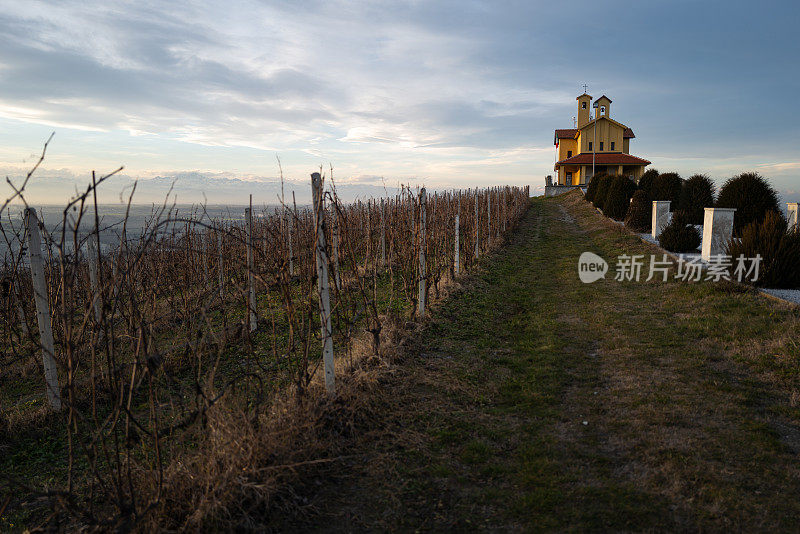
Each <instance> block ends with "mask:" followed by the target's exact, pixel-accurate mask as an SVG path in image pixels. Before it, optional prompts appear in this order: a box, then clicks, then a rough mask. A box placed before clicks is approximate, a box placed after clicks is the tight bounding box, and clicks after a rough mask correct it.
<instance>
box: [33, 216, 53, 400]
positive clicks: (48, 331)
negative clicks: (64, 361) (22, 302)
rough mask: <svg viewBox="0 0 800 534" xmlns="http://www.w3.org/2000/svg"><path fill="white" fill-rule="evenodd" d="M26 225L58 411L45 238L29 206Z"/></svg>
mask: <svg viewBox="0 0 800 534" xmlns="http://www.w3.org/2000/svg"><path fill="white" fill-rule="evenodd" d="M25 229H26V231H27V233H28V257H29V259H30V264H31V279H32V281H33V296H34V300H35V301H36V320H37V321H38V323H39V336H40V338H41V343H42V364H43V365H44V379H45V382H46V384H47V400H48V401H49V402H50V406H52V408H53V409H54V410H56V411H59V410H61V388H60V387H59V385H58V369H57V367H56V358H55V352H54V348H53V345H54V343H53V328H52V325H51V324H50V306H49V305H48V303H47V281H46V280H45V278H44V266H43V265H42V239H41V236H40V235H39V219H38V218H37V217H36V210H35V209H33V208H26V209H25Z"/></svg>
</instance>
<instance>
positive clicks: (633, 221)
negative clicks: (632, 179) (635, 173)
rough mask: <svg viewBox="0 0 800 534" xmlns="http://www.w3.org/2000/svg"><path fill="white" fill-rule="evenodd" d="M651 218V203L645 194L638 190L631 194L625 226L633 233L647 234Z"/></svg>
mask: <svg viewBox="0 0 800 534" xmlns="http://www.w3.org/2000/svg"><path fill="white" fill-rule="evenodd" d="M652 217H653V203H652V202H651V201H650V197H649V196H648V195H647V193H646V192H644V191H642V190H641V189H639V190H638V191H636V192H635V193H634V194H633V199H632V200H631V203H630V206H628V212H627V213H626V214H625V226H627V227H628V228H630V229H631V230H633V231H634V232H649V231H650V225H651V224H652V220H653V219H652Z"/></svg>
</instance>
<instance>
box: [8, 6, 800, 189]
mask: <svg viewBox="0 0 800 534" xmlns="http://www.w3.org/2000/svg"><path fill="white" fill-rule="evenodd" d="M798 20H800V4H799V3H797V2H794V1H784V2H779V1H768V0H764V1H761V2H752V1H748V2H738V1H724V2H723V1H719V2H717V1H703V2H700V1H680V0H669V1H647V0H640V1H636V2H632V1H606V2H600V1H597V0H593V1H591V2H584V1H580V0H573V1H571V2H553V1H548V2H536V1H521V2H503V1H470V0H446V1H393V2H366V1H358V0H355V1H350V2H342V1H337V0H328V1H320V2H312V1H307V2H305V1H287V2H266V1H264V2H255V1H237V0H231V1H229V2H163V1H158V2H147V1H137V2H116V1H113V0H104V1H102V2H91V1H86V0H81V1H77V2H72V1H69V0H66V1H59V2H39V1H33V0H26V1H24V2H20V1H18V0H13V1H12V0H0V33H1V34H2V35H3V37H4V39H3V44H2V46H0V173H2V175H3V176H8V177H9V178H10V179H12V180H13V181H15V182H16V181H18V180H19V179H20V177H21V176H22V175H23V174H24V172H25V171H26V170H27V169H28V168H30V166H31V165H32V164H33V163H34V162H35V160H36V159H37V158H38V155H39V153H40V152H41V150H42V145H43V143H44V141H45V140H46V139H47V138H48V136H49V135H50V133H51V132H55V135H54V137H53V140H52V142H51V144H50V146H49V147H48V152H47V155H46V159H45V161H44V163H43V166H42V167H41V169H40V171H39V172H37V174H36V175H35V177H34V180H33V181H32V182H31V185H30V188H29V189H28V191H27V198H28V199H29V201H31V202H41V203H60V202H63V201H65V200H66V199H67V198H68V197H69V196H70V195H71V194H74V193H75V191H76V190H78V189H82V188H85V184H86V183H87V181H88V180H89V177H90V175H91V171H92V170H96V171H97V172H98V173H104V172H109V171H111V170H113V169H116V168H117V167H119V166H124V170H123V171H122V173H120V175H119V176H116V177H114V178H112V179H111V180H109V182H107V183H106V184H104V185H103V190H102V191H101V200H103V201H108V202H119V201H120V200H121V199H123V198H125V196H124V195H125V194H127V193H128V192H130V186H131V184H132V183H133V181H134V180H138V185H137V192H136V196H135V201H138V202H145V203H147V202H157V201H159V200H163V197H164V195H165V194H166V192H167V191H169V187H170V186H171V185H172V184H173V183H174V189H173V195H175V194H177V200H178V201H179V202H200V201H206V202H209V203H237V204H244V203H246V202H247V195H248V194H253V197H254V200H255V201H256V202H271V201H274V200H275V199H276V195H277V191H278V190H279V186H277V185H276V184H277V179H278V177H279V166H278V158H280V163H281V167H282V170H283V175H284V177H285V179H286V180H287V190H296V191H297V196H298V200H301V199H305V198H307V197H308V196H309V174H310V173H311V172H314V171H315V170H319V168H320V167H323V170H324V171H325V172H326V174H328V175H330V167H331V166H332V167H333V177H334V180H335V182H336V183H337V184H338V185H340V186H341V187H342V188H343V190H345V191H346V192H347V193H348V194H349V195H351V196H370V195H377V194H380V193H381V191H384V190H388V189H389V188H392V187H396V186H397V185H398V184H401V183H402V184H409V185H411V186H421V185H426V186H428V187H429V188H438V189H447V188H467V187H485V186H487V185H503V184H514V185H528V184H529V185H531V188H532V190H533V192H534V193H536V192H537V191H539V190H540V189H541V188H542V186H543V185H544V177H545V175H547V174H551V173H552V172H553V162H554V155H555V148H554V146H553V130H554V129H556V128H569V127H571V126H572V117H573V116H574V115H575V114H576V101H575V97H576V96H577V95H578V94H580V93H582V92H583V87H582V86H583V84H584V83H585V84H587V85H588V92H589V94H591V95H592V96H594V97H595V98H597V97H599V96H601V95H602V94H605V95H607V96H608V97H609V98H611V99H612V100H613V102H614V103H613V106H612V118H614V119H616V120H618V121H620V122H622V123H624V124H626V125H628V126H630V127H631V128H633V130H634V132H635V133H636V139H634V140H632V143H631V153H632V154H634V155H637V156H640V157H644V158H646V159H648V160H650V161H652V163H653V165H652V166H653V167H655V168H657V169H659V170H660V171H662V172H666V171H676V172H679V173H680V174H681V175H683V176H686V177H688V176H690V175H692V174H695V173H706V174H708V175H709V176H711V177H712V178H713V179H714V180H715V181H716V182H717V183H721V182H722V181H724V180H725V179H726V178H728V177H730V176H733V175H735V174H738V173H740V172H744V171H752V170H755V171H758V172H760V173H761V174H762V175H764V176H765V177H767V178H768V179H769V180H770V181H771V182H772V183H773V185H774V186H775V188H776V189H778V190H779V191H780V192H781V194H782V195H783V197H784V199H785V200H797V199H798V198H800V152H799V151H798V144H799V143H798V142H799V141H800V121H798V120H797V119H798V118H799V117H800V112H799V111H798V110H800V107H799V106H800V105H799V104H798V102H797V100H798V96H797V95H798V94H800V69H799V68H798V58H799V57H800V45H799V44H798V41H797V38H796V24H797V21H798ZM3 187H5V189H0V196H2V197H3V198H5V197H6V196H8V194H9V193H10V188H8V186H7V185H2V186H0V188H3Z"/></svg>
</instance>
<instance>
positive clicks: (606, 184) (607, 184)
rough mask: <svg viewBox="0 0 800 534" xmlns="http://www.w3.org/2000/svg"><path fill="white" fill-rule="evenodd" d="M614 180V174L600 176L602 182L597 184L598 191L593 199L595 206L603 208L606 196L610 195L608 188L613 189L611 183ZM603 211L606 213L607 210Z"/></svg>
mask: <svg viewBox="0 0 800 534" xmlns="http://www.w3.org/2000/svg"><path fill="white" fill-rule="evenodd" d="M613 181H614V175H611V176H608V175H607V176H602V177H600V183H598V184H597V191H596V192H595V194H594V200H592V202H593V203H594V207H595V208H598V209H600V210H602V209H603V206H604V205H605V202H606V196H608V190H609V189H611V184H612V182H613ZM603 213H605V211H604V212H603Z"/></svg>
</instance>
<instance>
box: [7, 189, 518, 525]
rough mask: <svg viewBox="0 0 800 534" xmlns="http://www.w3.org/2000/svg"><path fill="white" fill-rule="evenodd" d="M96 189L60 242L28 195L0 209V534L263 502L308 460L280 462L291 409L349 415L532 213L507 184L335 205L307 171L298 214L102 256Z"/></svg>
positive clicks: (174, 521)
mask: <svg viewBox="0 0 800 534" xmlns="http://www.w3.org/2000/svg"><path fill="white" fill-rule="evenodd" d="M112 174H113V173H112ZM108 176H110V175H108ZM108 176H105V177H99V178H97V179H95V178H93V181H92V184H90V185H89V186H87V188H86V189H85V190H84V191H82V192H81V194H79V195H77V196H76V197H75V198H74V199H73V200H72V201H71V202H70V203H69V204H68V205H67V206H65V208H64V210H63V218H62V222H61V224H60V225H59V228H60V230H59V231H58V232H52V231H49V230H48V229H47V228H46V227H45V226H44V225H42V224H41V221H40V220H39V217H38V216H37V210H36V209H34V208H33V207H28V206H27V205H26V204H24V184H22V186H21V187H19V188H17V192H16V193H15V195H14V196H13V197H12V198H10V199H9V200H8V201H6V203H5V205H4V206H3V208H2V212H0V215H2V217H0V221H2V222H0V232H1V233H2V236H3V239H4V241H5V244H6V250H7V252H6V254H5V257H4V263H3V265H2V295H1V296H2V308H1V309H0V345H1V346H2V351H1V354H2V356H0V453H2V454H0V458H2V459H0V516H2V517H10V518H12V519H8V520H6V521H9V522H8V523H5V524H2V523H0V527H14V524H12V522H13V521H14V520H16V521H21V522H32V523H35V524H48V525H50V526H53V525H56V526H61V527H64V526H69V525H73V526H74V525H82V526H86V527H89V528H101V529H108V528H116V529H120V530H130V529H142V528H148V527H165V528H187V527H194V528H197V527H199V526H201V525H208V524H209V521H212V523H210V524H218V525H224V524H225V523H224V519H221V518H223V517H224V516H225V515H226V514H231V513H233V512H231V511H230V510H231V509H232V507H234V508H235V507H238V509H239V510H240V511H241V510H248V509H249V508H248V507H254V506H258V505H259V503H263V502H264V501H265V500H268V498H269V495H270V494H271V492H272V491H273V490H274V489H275V487H277V486H279V485H280V484H281V477H282V476H283V475H282V474H281V473H282V472H283V471H293V470H292V469H281V465H277V464H279V463H280V462H285V461H286V459H287V458H289V459H292V458H302V459H303V461H304V462H308V461H312V462H313V459H311V460H309V458H308V456H302V455H300V456H293V455H298V454H299V452H300V449H302V448H303V447H309V446H310V445H309V443H312V442H313V438H314V436H313V432H314V431H315V430H314V429H313V425H312V422H311V421H306V422H304V421H302V420H300V421H298V420H297V417H299V416H296V417H295V419H292V417H291V416H290V415H287V414H289V412H291V411H292V407H293V406H294V407H296V406H301V407H302V406H306V409H305V411H304V412H303V411H302V410H299V409H298V410H299V413H304V414H306V415H305V416H307V415H308V411H309V408H307V407H308V406H313V405H315V404H314V403H315V402H318V401H319V399H323V400H325V402H328V403H329V404H331V403H333V404H335V403H336V402H344V401H343V399H341V398H340V396H339V393H340V392H339V383H340V380H345V381H346V380H347V379H348V376H349V375H351V374H352V373H355V372H357V370H358V369H359V368H360V366H361V362H363V360H364V359H365V358H366V359H369V358H375V359H380V358H382V357H383V355H384V351H385V350H386V347H387V345H391V343H392V338H393V337H394V336H397V335H398V334H397V333H398V331H401V330H402V328H403V325H404V324H406V323H407V322H409V321H414V320H422V319H424V317H425V316H426V315H427V314H429V313H430V303H431V301H435V300H436V299H437V298H438V297H439V296H440V294H442V292H443V291H444V288H445V286H446V285H447V284H449V283H450V282H451V281H452V280H454V279H456V278H457V277H458V275H459V274H461V273H462V272H464V271H469V270H471V269H472V268H473V266H475V265H476V262H478V260H479V258H480V257H481V256H482V255H485V254H487V253H488V252H489V251H491V250H492V249H493V248H495V247H497V246H498V245H499V244H501V243H502V242H503V239H504V236H505V235H506V234H507V233H508V232H509V231H510V230H511V229H512V228H514V226H515V225H516V224H517V222H518V221H519V220H520V218H521V216H522V215H523V214H524V212H525V210H526V209H527V207H528V191H527V188H518V187H497V188H490V189H481V190H466V191H448V192H434V193H429V192H427V191H426V190H425V189H424V188H422V189H419V190H416V189H411V188H403V189H402V191H401V192H400V193H399V194H397V195H394V196H387V197H384V198H378V199H368V200H359V201H356V202H354V203H349V204H346V203H344V202H342V201H341V200H340V199H339V197H338V195H337V193H336V188H335V183H334V181H333V180H332V178H331V177H328V180H327V182H328V183H327V184H326V183H325V182H326V180H325V178H326V177H324V176H322V175H320V174H319V173H314V174H313V175H312V178H311V181H310V183H309V187H310V188H311V189H312V192H313V199H314V201H313V204H312V205H311V206H300V207H298V205H297V203H296V202H294V201H293V200H285V201H284V202H283V203H282V205H280V206H278V207H277V208H263V209H258V208H255V207H253V205H252V200H251V204H250V207H248V208H243V210H242V211H243V213H240V214H237V215H238V216H231V217H220V216H214V217H212V216H210V215H209V214H208V213H207V212H206V210H205V208H204V207H203V206H198V207H196V208H195V210H194V212H193V216H191V217H186V216H178V215H177V211H176V209H175V207H174V206H171V205H169V204H164V205H162V206H160V207H155V208H153V210H152V214H151V216H150V217H149V219H148V220H147V222H146V224H145V225H144V227H143V228H141V229H136V230H135V231H133V230H132V229H130V228H127V227H126V221H125V220H123V221H122V223H120V224H117V225H116V226H115V228H114V229H113V230H114V231H115V232H116V233H117V235H119V241H118V243H117V245H116V246H114V247H112V248H110V249H105V248H104V247H103V246H102V245H101V242H100V234H101V232H104V231H108V230H109V229H108V228H102V227H101V218H100V216H99V212H98V208H97V201H96V198H97V190H98V188H99V187H101V186H102V184H103V182H104V180H105V179H107V178H108ZM29 177H30V175H29ZM133 201H134V195H133V194H132V195H131V197H130V198H129V206H130V205H132V202H133ZM20 204H23V205H25V206H26V209H25V210H24V217H21V218H15V217H12V216H11V209H12V206H19V205H20ZM337 399H338V401H337ZM331 414H334V415H333V416H332V415H331ZM326 417H327V418H328V419H331V420H328V421H327V423H326V424H328V425H332V426H333V427H337V428H338V426H337V425H344V424H345V422H340V421H336V420H335V411H334V412H328V415H327V416H326ZM298 425H300V427H301V428H300V430H298ZM302 425H306V426H305V427H303V426H302ZM290 427H291V431H290V430H289V428H290ZM309 434H312V435H309ZM312 448H313V447H312ZM287 451H289V452H287ZM312 455H313V451H312ZM4 514H5V515H4ZM14 518H16V519H14ZM209 518H212V519H211V520H210V519H209ZM214 521H217V523H214ZM17 526H19V525H17Z"/></svg>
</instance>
